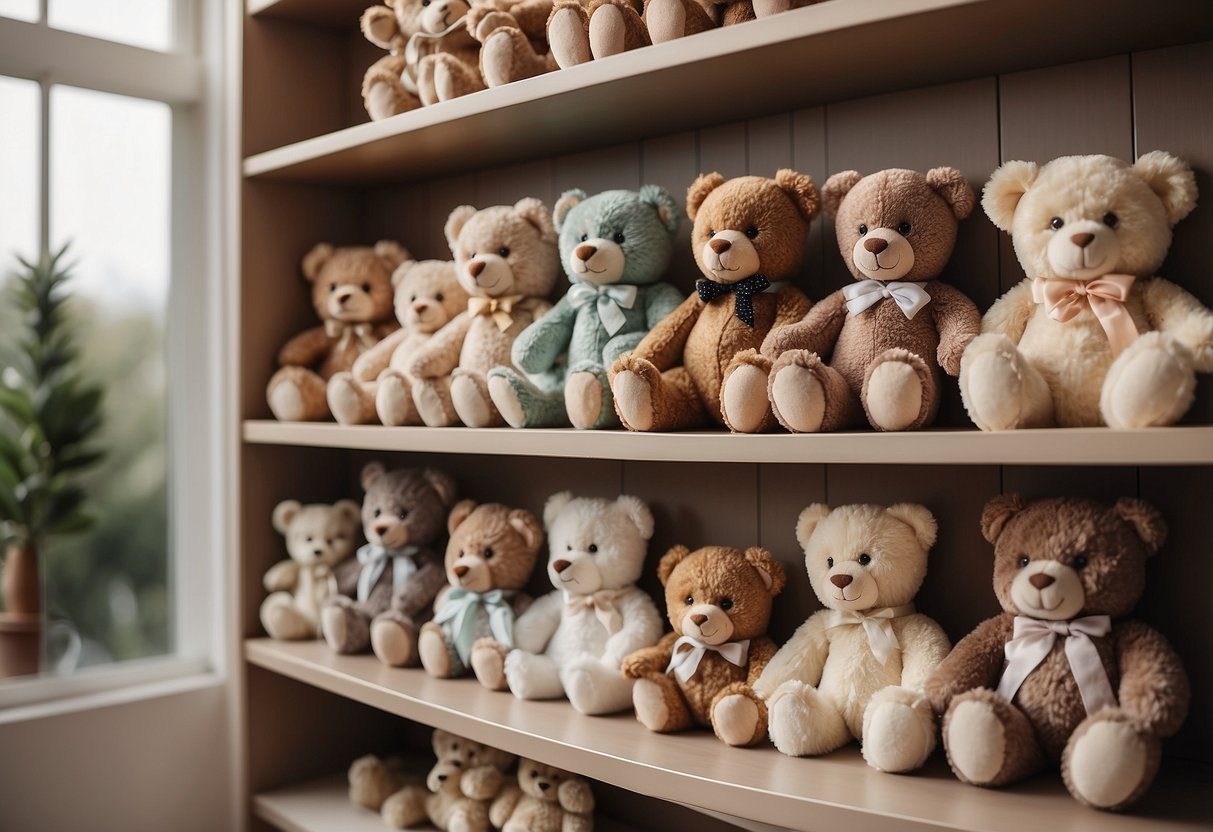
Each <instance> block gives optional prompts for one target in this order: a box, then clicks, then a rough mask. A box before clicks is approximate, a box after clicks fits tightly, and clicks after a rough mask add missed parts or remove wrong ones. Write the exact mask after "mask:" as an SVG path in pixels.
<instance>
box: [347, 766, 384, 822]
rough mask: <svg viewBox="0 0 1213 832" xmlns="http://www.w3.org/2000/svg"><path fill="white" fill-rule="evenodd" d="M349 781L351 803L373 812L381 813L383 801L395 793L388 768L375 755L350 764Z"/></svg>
mask: <svg viewBox="0 0 1213 832" xmlns="http://www.w3.org/2000/svg"><path fill="white" fill-rule="evenodd" d="M348 780H349V784H350V802H351V803H353V804H354V805H355V806H361V807H362V808H364V809H370V810H371V811H372V812H377V811H379V808H380V807H381V806H382V805H383V801H384V800H386V799H387V797H388V795H390V794H391V793H392V791H393V789H392V788H391V785H392V784H391V782H390V781H391V775H390V773H389V772H388V770H387V767H386V766H385V765H384V764H383V761H382V760H380V759H379V758H378V757H376V756H375V755H374V754H367V755H366V756H364V757H359V758H358V759H357V760H354V762H352V763H350V770H349V774H348Z"/></svg>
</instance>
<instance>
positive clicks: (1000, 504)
mask: <svg viewBox="0 0 1213 832" xmlns="http://www.w3.org/2000/svg"><path fill="white" fill-rule="evenodd" d="M1027 506H1028V504H1027V503H1026V502H1024V499H1023V497H1020V496H1019V495H1018V494H1000V495H998V496H997V497H995V498H994V499H992V500H990V502H988V503H986V507H985V508H983V509H982V510H981V535H982V537H984V538H985V539H986V540H988V541H989V542H990V543H995V542H997V541H998V537H999V535H1001V534H1002V530H1003V529H1004V528H1006V525H1007V521H1008V520H1010V519H1011V518H1012V517H1014V516H1015V515H1016V514H1019V512H1021V511H1023V510H1024V509H1025V508H1027Z"/></svg>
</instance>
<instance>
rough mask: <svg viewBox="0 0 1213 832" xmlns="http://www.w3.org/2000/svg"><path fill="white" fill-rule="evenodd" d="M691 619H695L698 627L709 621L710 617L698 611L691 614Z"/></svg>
mask: <svg viewBox="0 0 1213 832" xmlns="http://www.w3.org/2000/svg"><path fill="white" fill-rule="evenodd" d="M691 620H692V621H694V622H695V626H696V627H698V626H699V625H700V624H702V623H703V622H705V621H707V620H708V617H707V616H706V615H704V614H703V613H701V612H697V613H695V614H694V615H692V616H691Z"/></svg>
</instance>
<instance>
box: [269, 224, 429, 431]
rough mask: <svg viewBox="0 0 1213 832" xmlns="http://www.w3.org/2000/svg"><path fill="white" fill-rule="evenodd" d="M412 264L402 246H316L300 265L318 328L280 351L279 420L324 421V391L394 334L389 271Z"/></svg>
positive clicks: (272, 394) (274, 396) (273, 408)
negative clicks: (361, 358)
mask: <svg viewBox="0 0 1213 832" xmlns="http://www.w3.org/2000/svg"><path fill="white" fill-rule="evenodd" d="M408 259H410V255H409V253H408V251H406V250H405V248H404V246H402V245H400V244H399V243H396V242H393V241H391V240H381V241H380V242H378V243H376V244H375V246H374V247H373V248H367V247H362V246H356V247H345V248H333V247H332V246H331V245H329V244H328V243H319V244H317V245H316V246H314V247H313V248H312V250H311V251H309V252H308V253H307V254H306V255H305V256H304V258H303V264H302V270H303V276H304V278H306V279H307V281H308V282H309V283H311V284H312V307H313V308H314V309H315V310H316V314H317V315H318V316H319V317H320V320H321V321H322V323H321V325H320V326H317V327H312V328H311V329H308V330H305V331H304V332H301V333H299V334H298V335H296V336H295V337H294V338H292V339H291V340H289V341H287V342H286V344H284V345H283V347H282V349H280V350H279V351H278V365H279V367H280V369H279V370H278V371H277V372H276V373H274V375H273V376H272V377H271V378H270V381H269V384H268V385H266V391H265V398H266V401H267V402H268V404H269V406H270V412H272V413H273V414H274V418H275V419H278V420H279V421H283V422H315V421H320V420H322V419H327V418H328V416H329V410H328V405H327V404H326V402H325V385H326V384H327V383H328V380H329V379H330V378H332V377H333V375H335V374H336V373H340V372H342V371H345V370H349V369H350V368H351V367H353V366H354V362H355V361H357V360H358V358H359V356H361V355H362V354H363V353H364V352H366V351H367V350H369V349H370V348H371V347H373V346H375V344H377V343H378V342H379V339H380V338H383V337H385V336H387V335H390V334H391V333H392V332H394V331H395V329H396V323H395V322H394V321H392V320H391V314H392V271H393V270H394V269H395V268H396V267H397V266H399V265H400V264H401V263H402V262H404V261H405V260H408Z"/></svg>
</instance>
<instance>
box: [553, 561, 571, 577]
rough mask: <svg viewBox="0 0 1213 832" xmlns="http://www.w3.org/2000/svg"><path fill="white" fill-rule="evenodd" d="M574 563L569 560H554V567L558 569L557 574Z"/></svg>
mask: <svg viewBox="0 0 1213 832" xmlns="http://www.w3.org/2000/svg"><path fill="white" fill-rule="evenodd" d="M572 565H573V564H572V563H571V562H569V561H567V560H556V561H552V568H553V569H555V570H556V573H557V574H560V573H562V572H564V570H566V569H568V568H569V567H570V566H572Z"/></svg>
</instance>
